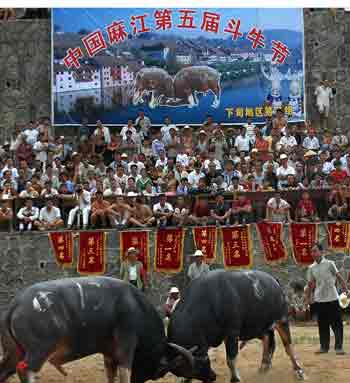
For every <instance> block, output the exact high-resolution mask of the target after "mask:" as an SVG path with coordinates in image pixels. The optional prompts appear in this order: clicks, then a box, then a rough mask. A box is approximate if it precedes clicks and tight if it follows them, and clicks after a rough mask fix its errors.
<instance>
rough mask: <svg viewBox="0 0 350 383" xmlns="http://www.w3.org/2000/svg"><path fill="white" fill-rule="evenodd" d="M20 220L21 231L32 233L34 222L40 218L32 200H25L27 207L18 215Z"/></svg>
mask: <svg viewBox="0 0 350 383" xmlns="http://www.w3.org/2000/svg"><path fill="white" fill-rule="evenodd" d="M17 218H18V220H19V231H20V232H23V231H24V230H28V231H31V230H32V228H33V224H34V222H35V221H36V220H37V219H38V218H39V209H38V208H37V207H35V206H33V201H32V199H30V198H27V199H26V200H25V206H24V207H22V208H21V209H20V210H19V212H18V213H17Z"/></svg>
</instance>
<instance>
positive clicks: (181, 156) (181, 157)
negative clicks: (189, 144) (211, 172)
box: [176, 153, 189, 166]
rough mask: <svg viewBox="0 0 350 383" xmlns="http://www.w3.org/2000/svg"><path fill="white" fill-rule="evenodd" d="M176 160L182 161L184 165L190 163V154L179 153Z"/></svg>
mask: <svg viewBox="0 0 350 383" xmlns="http://www.w3.org/2000/svg"><path fill="white" fill-rule="evenodd" d="M176 162H180V164H181V165H182V166H187V165H188V163H189V158H188V155H187V154H186V153H179V154H178V155H177V156H176Z"/></svg>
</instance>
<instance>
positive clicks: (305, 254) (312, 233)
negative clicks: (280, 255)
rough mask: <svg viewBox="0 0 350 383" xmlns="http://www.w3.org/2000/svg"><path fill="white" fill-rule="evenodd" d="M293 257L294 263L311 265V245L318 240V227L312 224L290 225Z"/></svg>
mask: <svg viewBox="0 0 350 383" xmlns="http://www.w3.org/2000/svg"><path fill="white" fill-rule="evenodd" d="M290 229H291V230H290V234H291V239H292V250H293V256H294V260H295V262H296V263H298V264H301V265H305V266H306V265H310V264H311V263H313V258H312V255H311V248H312V245H313V244H314V243H315V242H317V239H318V230H317V229H318V227H317V225H316V224H314V223H291V225H290Z"/></svg>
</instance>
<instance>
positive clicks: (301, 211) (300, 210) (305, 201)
mask: <svg viewBox="0 0 350 383" xmlns="http://www.w3.org/2000/svg"><path fill="white" fill-rule="evenodd" d="M297 217H298V220H299V221H301V222H315V221H318V220H319V218H318V216H317V210H316V207H315V204H314V203H313V202H312V200H311V198H310V193H309V192H307V191H304V192H303V193H302V195H301V200H300V201H299V203H298V206H297Z"/></svg>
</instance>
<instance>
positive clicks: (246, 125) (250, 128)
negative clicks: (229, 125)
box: [243, 124, 255, 138]
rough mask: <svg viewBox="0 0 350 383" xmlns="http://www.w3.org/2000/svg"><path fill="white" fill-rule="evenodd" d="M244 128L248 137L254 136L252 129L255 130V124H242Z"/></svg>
mask: <svg viewBox="0 0 350 383" xmlns="http://www.w3.org/2000/svg"><path fill="white" fill-rule="evenodd" d="M243 127H244V128H246V131H247V136H249V137H250V138H255V134H254V130H255V125H254V124H244V125H243Z"/></svg>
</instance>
